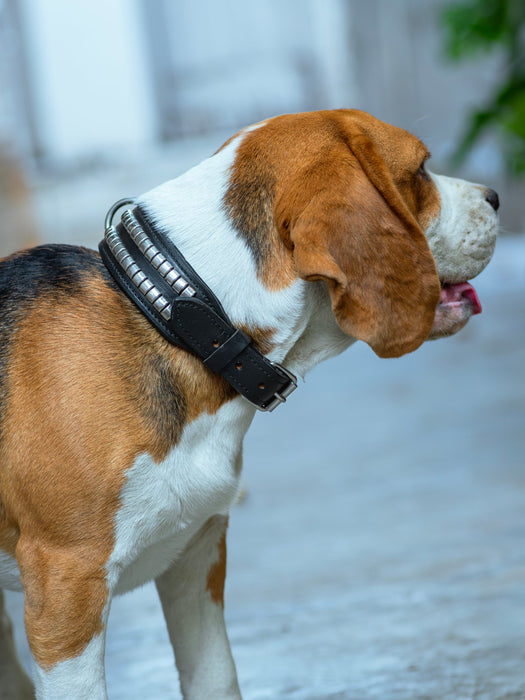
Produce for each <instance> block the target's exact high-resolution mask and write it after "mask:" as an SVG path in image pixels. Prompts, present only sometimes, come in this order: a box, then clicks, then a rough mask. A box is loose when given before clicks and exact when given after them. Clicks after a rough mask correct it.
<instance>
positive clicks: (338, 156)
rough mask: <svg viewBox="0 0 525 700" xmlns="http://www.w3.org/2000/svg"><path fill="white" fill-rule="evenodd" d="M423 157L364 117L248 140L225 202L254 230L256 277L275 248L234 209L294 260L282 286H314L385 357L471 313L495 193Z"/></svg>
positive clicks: (270, 263) (335, 115)
mask: <svg viewBox="0 0 525 700" xmlns="http://www.w3.org/2000/svg"><path fill="white" fill-rule="evenodd" d="M283 154H285V157H284V158H283ZM429 156H430V154H429V152H428V149H427V148H426V147H425V145H424V144H423V143H421V141H419V139H417V138H416V137H414V136H413V135H411V134H409V133H407V132H406V131H403V130H402V129H399V128H396V127H394V126H391V125H389V124H385V123H384V122H381V121H379V120H377V119H375V118H373V117H371V116H370V115H368V114H366V113H364V112H359V111H356V110H336V111H332V112H313V113H306V114H299V115H285V116H282V117H277V118H275V119H271V120H269V121H268V122H265V123H264V124H262V125H260V126H259V127H258V128H254V129H253V130H251V131H249V132H248V133H246V135H245V136H244V138H243V140H242V142H241V145H240V147H239V149H238V152H237V156H236V160H235V163H234V166H233V168H232V176H231V180H230V187H229V190H228V192H227V195H226V199H225V201H226V204H227V208H228V210H229V213H230V215H231V216H232V218H233V220H234V223H235V224H236V226H237V228H238V229H239V230H240V231H241V232H242V231H244V232H246V231H247V230H251V231H252V233H251V234H250V236H251V237H250V238H249V240H247V242H248V244H249V245H250V246H251V247H252V249H254V248H255V249H256V259H257V262H258V265H259V273H260V277H261V278H262V279H264V278H265V277H266V278H267V279H270V278H271V277H272V275H271V273H270V272H269V270H270V271H271V270H275V269H283V265H282V262H281V261H280V260H277V257H276V253H275V246H274V247H273V251H274V252H273V253H266V252H265V249H264V245H263V241H260V243H259V244H257V241H256V239H255V235H256V234H255V233H253V232H255V231H256V228H257V227H256V226H255V223H260V222H250V221H249V220H248V215H247V214H245V215H244V217H243V213H242V211H241V209H242V206H244V210H245V212H247V211H249V210H250V211H263V212H264V211H267V212H269V211H270V210H272V214H273V220H274V221H275V224H276V229H277V232H278V236H279V238H280V240H281V242H282V243H283V244H284V247H285V248H286V249H287V250H288V252H289V254H290V258H291V260H292V263H291V269H289V270H288V272H287V274H286V275H284V279H285V280H290V278H293V277H297V276H298V277H300V278H302V279H304V280H323V281H324V282H325V283H326V286H327V288H328V291H329V293H330V297H331V303H332V310H333V313H334V315H335V318H336V320H337V322H338V324H339V326H340V327H341V328H342V330H343V331H344V332H345V333H346V334H347V335H350V336H353V337H355V338H358V339H361V340H364V341H365V342H367V343H368V344H369V345H370V346H371V347H372V348H373V350H374V351H375V352H376V353H377V354H378V355H380V356H381V357H395V356H399V355H402V354H404V353H406V352H411V351H412V350H415V349H416V348H417V347H419V345H420V344H421V343H422V342H423V341H425V340H427V339H429V338H438V337H443V336H447V335H451V334H453V333H455V332H456V331H458V330H459V329H460V328H461V327H462V326H463V325H464V324H465V323H466V322H467V321H468V319H469V318H470V316H471V315H473V314H475V313H479V311H480V310H481V307H480V305H479V301H478V299H477V295H476V292H475V291H474V289H473V287H472V286H471V285H469V284H468V283H467V280H469V279H472V278H473V277H475V276H476V275H477V274H479V272H481V270H482V269H483V268H484V267H485V266H486V265H487V263H488V262H489V260H490V258H491V256H492V253H493V250H494V245H495V239H496V233H497V214H496V209H497V195H496V194H495V193H494V192H493V191H492V190H487V189H486V188H484V187H482V186H480V185H474V184H471V183H468V182H465V181H463V180H455V179H452V178H446V177H442V176H438V175H433V174H431V173H430V172H428V170H427V168H426V161H427V160H428V158H429ZM246 183H247V184H246ZM240 202H243V203H244V204H243V205H241V204H240ZM255 202H256V204H255ZM251 204H253V206H251ZM250 206H251V209H250ZM264 216H265V214H264V213H263V218H264ZM259 228H261V227H260V226H259ZM273 283H274V284H275V276H274V278H273ZM281 284H282V285H284V282H282V283H281ZM277 286H279V285H277Z"/></svg>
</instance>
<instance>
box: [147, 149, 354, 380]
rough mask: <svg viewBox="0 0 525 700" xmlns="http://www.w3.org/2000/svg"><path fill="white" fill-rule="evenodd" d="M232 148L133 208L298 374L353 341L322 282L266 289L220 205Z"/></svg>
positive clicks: (239, 321) (235, 318) (237, 321)
mask: <svg viewBox="0 0 525 700" xmlns="http://www.w3.org/2000/svg"><path fill="white" fill-rule="evenodd" d="M237 145H238V139H236V140H234V141H232V142H231V143H230V144H228V145H227V146H226V147H225V148H223V149H222V150H221V151H219V152H218V153H217V154H215V155H214V156H212V157H211V158H209V159H207V160H205V161H203V162H202V163H201V164H200V165H197V166H196V167H194V168H192V169H191V170H189V171H188V172H187V173H185V174H184V175H181V176H180V177H178V178H176V179H174V180H170V181H168V182H166V183H164V184H163V185H160V186H159V187H157V188H155V189H153V190H151V191H150V192H147V193H146V194H144V195H143V196H142V197H140V198H139V199H138V200H137V203H138V204H139V205H140V206H141V207H142V208H143V209H144V210H145V211H146V213H147V214H148V215H149V217H150V218H151V220H152V221H153V223H154V224H155V225H156V226H157V227H158V228H159V230H161V231H162V232H163V233H164V234H166V235H167V236H169V238H170V239H171V240H172V241H173V243H175V245H176V246H177V247H178V248H179V249H180V250H181V252H182V254H183V255H184V257H185V258H186V259H187V260H188V262H189V263H190V264H191V265H192V267H193V268H194V269H195V270H196V272H197V273H198V274H199V275H200V276H201V277H202V279H203V280H204V281H205V282H206V284H207V285H208V286H209V287H210V288H211V289H212V290H213V292H214V293H215V295H216V296H217V297H218V299H219V300H220V302H221V303H222V305H223V307H224V309H225V311H226V313H227V314H228V316H229V317H230V319H231V321H232V323H233V324H234V325H236V326H241V327H243V328H246V329H247V330H248V332H250V331H256V330H259V331H263V332H267V333H268V335H269V336H270V343H271V346H272V349H271V351H270V352H268V357H269V358H270V359H272V360H274V361H276V362H280V363H283V364H284V365H285V366H286V367H288V368H289V369H290V370H291V371H292V372H294V373H296V374H299V375H300V376H304V375H305V373H306V372H307V371H309V370H310V369H311V368H312V367H314V366H315V365H316V364H318V363H319V362H321V361H322V360H324V359H327V358H328V357H332V356H334V355H337V354H339V353H340V352H342V351H343V350H344V349H345V348H346V347H348V345H350V344H351V342H352V339H351V338H348V336H346V335H344V334H343V332H342V331H341V330H340V329H339V327H338V326H337V324H336V322H335V319H334V317H333V314H332V313H331V309H330V299H329V296H328V293H327V292H326V289H325V287H324V284H323V283H320V282H305V281H303V280H300V279H297V280H296V281H295V282H293V283H292V284H291V285H289V286H287V287H285V288H284V289H282V290H280V291H270V290H269V289H268V288H267V287H266V286H264V284H263V283H262V282H261V281H260V279H259V278H258V276H257V269H256V265H255V261H254V258H253V254H252V253H251V251H250V249H249V248H248V246H247V245H246V244H245V242H244V241H243V239H242V237H241V236H240V235H239V233H238V232H237V231H236V230H235V228H234V227H233V226H232V224H231V222H230V220H229V219H228V217H227V215H226V213H225V210H224V206H223V197H224V193H225V190H226V187H227V184H228V179H229V172H230V168H231V165H232V162H233V159H234V156H235V151H236V148H237Z"/></svg>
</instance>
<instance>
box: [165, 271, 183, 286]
mask: <svg viewBox="0 0 525 700" xmlns="http://www.w3.org/2000/svg"><path fill="white" fill-rule="evenodd" d="M179 277H180V274H179V273H178V272H177V270H175V269H173V270H170V271H169V272H168V274H167V275H166V277H165V279H166V282H167V283H168V284H171V285H172V286H173V284H174V283H175V282H176V281H177V280H178V279H179Z"/></svg>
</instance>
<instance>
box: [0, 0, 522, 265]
mask: <svg viewBox="0 0 525 700" xmlns="http://www.w3.org/2000/svg"><path fill="white" fill-rule="evenodd" d="M450 4H451V2H450V0H366V2H364V1H363V0H264V2H252V1H250V0H221V1H220V2H217V0H198V1H195V0H75V1H74V2H71V0H0V207H1V210H2V213H3V214H2V224H1V226H0V253H1V254H5V253H6V252H9V251H10V250H13V249H14V248H18V247H21V246H24V245H27V244H30V243H32V242H35V241H39V240H40V241H50V240H54V241H65V242H73V243H87V244H90V245H95V244H96V242H97V240H98V239H99V238H100V237H101V234H102V220H103V217H104V214H105V211H106V209H107V208H108V207H109V206H110V205H111V203H112V202H113V201H114V200H115V199H118V198H120V197H122V196H127V195H133V194H137V193H139V192H141V191H144V190H146V189H148V188H149V187H152V186H154V185H156V184H158V183H159V182H161V181H163V180H166V179H168V178H171V177H174V176H176V175H178V174H179V173H181V172H182V171H184V170H185V169H187V168H188V167H190V166H191V165H193V164H194V163H195V162H197V161H199V160H201V159H202V158H204V157H206V156H207V155H209V154H210V153H212V152H213V151H215V150H216V148H218V147H219V146H220V144H221V143H222V142H223V141H224V140H225V139H226V138H228V136H230V135H231V134H232V133H233V132H235V131H236V130H237V129H239V128H241V127H242V126H245V125H247V124H249V123H252V122H256V121H260V120H262V119H264V118H266V117H269V116H272V115H275V114H278V113H283V112H295V111H302V110H311V109H321V108H322V109H325V108H332V107H340V106H351V107H359V108H361V109H364V110H366V111H369V112H371V113H373V114H374V115H375V116H377V117H379V118H381V119H384V120H386V121H389V122H392V123H394V124H396V125H398V126H401V127H403V128H406V129H408V130H410V131H412V132H414V133H416V134H417V135H418V136H420V137H421V138H422V139H423V140H424V141H425V142H426V143H427V144H428V145H429V147H430V149H431V151H432V153H433V162H432V167H433V169H434V170H436V171H439V170H446V171H447V172H449V173H450V172H451V169H450V164H449V158H450V156H451V154H452V153H453V151H454V149H455V147H456V145H457V143H458V140H459V139H460V136H461V134H462V132H463V131H464V128H465V120H466V116H467V114H468V113H469V110H471V109H472V108H473V106H476V105H480V104H483V102H484V100H486V98H487V96H488V95H489V94H490V93H491V91H494V89H495V86H497V84H498V81H500V79H501V73H502V70H503V69H504V56H503V54H502V53H501V52H499V51H498V50H495V51H491V52H490V54H488V55H478V56H477V57H476V58H475V60H472V61H467V62H463V63H459V64H458V63H452V62H450V61H449V60H448V59H447V58H446V56H445V50H444V37H443V23H442V20H441V17H442V13H443V10H444V8H445V7H446V6H448V5H450ZM457 172H458V174H459V175H461V176H465V177H468V178H469V179H475V180H478V181H481V182H484V183H486V184H489V185H490V186H492V187H494V188H496V189H498V190H499V191H500V193H501V195H502V200H503V209H502V217H503V220H502V223H503V227H504V228H505V229H507V230H510V231H523V230H525V210H524V208H523V206H522V201H521V200H522V195H523V180H521V181H520V180H519V179H518V180H516V179H513V178H510V177H509V176H508V175H507V174H506V171H505V166H504V162H503V159H502V156H501V153H500V147H499V143H498V141H497V139H496V137H495V136H494V135H493V134H492V133H490V132H489V133H488V134H487V135H485V136H484V137H483V138H481V139H480V140H479V141H478V142H477V143H476V147H475V148H474V149H473V150H472V152H471V153H470V154H469V157H468V158H467V159H466V160H465V161H464V163H463V164H462V166H461V168H460V169H458V170H457Z"/></svg>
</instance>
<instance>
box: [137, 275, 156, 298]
mask: <svg viewBox="0 0 525 700" xmlns="http://www.w3.org/2000/svg"><path fill="white" fill-rule="evenodd" d="M152 287H153V282H150V280H149V279H145V280H144V282H142V284H140V285H139V292H142V294H144V296H146V294H147V293H148V292H149V290H150V289H151V288H152Z"/></svg>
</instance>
